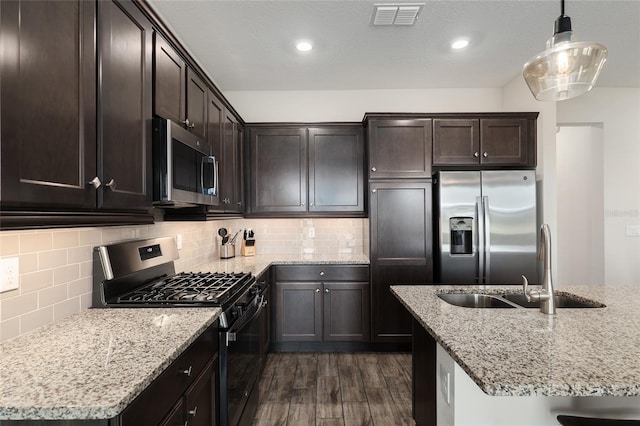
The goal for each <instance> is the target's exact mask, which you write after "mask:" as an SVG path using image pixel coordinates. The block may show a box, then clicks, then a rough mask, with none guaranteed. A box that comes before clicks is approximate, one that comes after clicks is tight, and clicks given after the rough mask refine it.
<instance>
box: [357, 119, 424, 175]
mask: <svg viewBox="0 0 640 426" xmlns="http://www.w3.org/2000/svg"><path fill="white" fill-rule="evenodd" d="M367 122H368V125H367V133H368V134H367V138H368V143H369V164H368V166H369V179H395V178H408V179H420V178H430V177H431V133H432V130H431V119H428V118H410V119H404V118H401V117H397V118H394V117H384V118H368V119H367Z"/></svg>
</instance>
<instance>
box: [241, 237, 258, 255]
mask: <svg viewBox="0 0 640 426" xmlns="http://www.w3.org/2000/svg"><path fill="white" fill-rule="evenodd" d="M240 254H241V255H243V256H255V255H256V240H253V239H250V240H242V247H241V249H240Z"/></svg>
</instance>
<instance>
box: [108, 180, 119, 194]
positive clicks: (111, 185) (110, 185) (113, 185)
mask: <svg viewBox="0 0 640 426" xmlns="http://www.w3.org/2000/svg"><path fill="white" fill-rule="evenodd" d="M105 186H106V187H107V188H109V189H111V190H112V191H115V190H116V188H117V187H118V184H116V180H115V179H111V180H110V181H109V183H108V184H106V185H105Z"/></svg>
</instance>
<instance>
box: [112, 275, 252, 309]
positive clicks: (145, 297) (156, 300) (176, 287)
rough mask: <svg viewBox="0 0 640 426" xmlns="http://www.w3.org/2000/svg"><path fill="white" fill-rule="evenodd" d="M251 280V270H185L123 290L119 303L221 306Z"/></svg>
mask: <svg viewBox="0 0 640 426" xmlns="http://www.w3.org/2000/svg"><path fill="white" fill-rule="evenodd" d="M250 280H251V274H250V273H234V272H232V273H210V272H183V273H180V274H176V275H173V276H171V277H167V278H163V279H160V280H156V281H154V282H151V283H149V284H147V285H144V286H142V287H140V288H138V289H136V290H133V291H131V292H129V293H127V294H124V295H122V296H120V297H119V298H118V303H134V304H152V303H153V304H164V303H166V304H176V303H180V304H182V303H185V304H207V305H211V306H220V305H222V304H223V303H225V302H226V301H227V300H229V298H231V297H232V296H233V295H234V294H235V293H236V292H237V291H239V290H241V289H243V288H244V285H245V284H246V283H247V282H249V281H250Z"/></svg>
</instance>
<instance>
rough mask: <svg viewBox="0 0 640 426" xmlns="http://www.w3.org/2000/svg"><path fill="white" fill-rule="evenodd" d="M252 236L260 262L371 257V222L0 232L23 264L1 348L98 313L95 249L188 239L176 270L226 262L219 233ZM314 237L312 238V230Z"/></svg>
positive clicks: (2, 325) (2, 305)
mask: <svg viewBox="0 0 640 426" xmlns="http://www.w3.org/2000/svg"><path fill="white" fill-rule="evenodd" d="M220 227H225V228H227V229H228V230H230V231H231V232H235V231H236V230H242V229H247V228H252V229H253V230H254V232H255V237H256V252H257V253H258V254H275V255H278V254H301V253H316V254H320V255H322V254H325V253H326V254H329V253H335V252H336V251H338V252H339V253H361V252H364V253H367V252H368V235H367V234H366V233H367V232H368V220H367V219H317V218H309V219H224V220H217V221H209V222H158V223H156V224H154V225H144V226H124V227H103V228H95V227H94V228H78V229H75V228H74V229H56V230H29V231H3V232H0V257H13V256H19V258H20V288H19V290H13V291H8V292H4V293H0V321H1V322H0V332H1V333H2V334H1V335H0V341H4V340H7V339H10V338H12V337H15V336H17V335H19V334H22V333H25V332H26V331H29V330H31V329H33V328H35V327H38V326H40V325H44V324H46V323H48V322H52V321H57V320H60V319H62V318H64V317H65V316H68V315H71V314H73V313H75V312H79V311H81V310H84V309H88V308H89V307H91V292H92V288H93V277H92V275H93V248H94V247H95V246H98V245H101V244H109V243H114V242H120V241H125V240H131V239H137V238H154V237H164V236H176V235H178V234H180V235H182V242H183V248H182V250H180V252H179V253H180V259H179V260H178V261H176V270H177V271H178V272H180V271H188V270H192V269H195V268H196V267H197V266H199V265H200V264H202V263H206V262H209V261H211V260H213V259H216V258H218V256H219V253H220V252H219V244H220V237H219V236H218V228H220ZM310 228H314V231H315V236H314V237H312V238H310V237H309V236H308V235H309V229H310ZM241 237H242V235H240V236H239V239H238V246H237V255H238V256H239V255H240V253H239V252H240V241H241Z"/></svg>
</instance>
